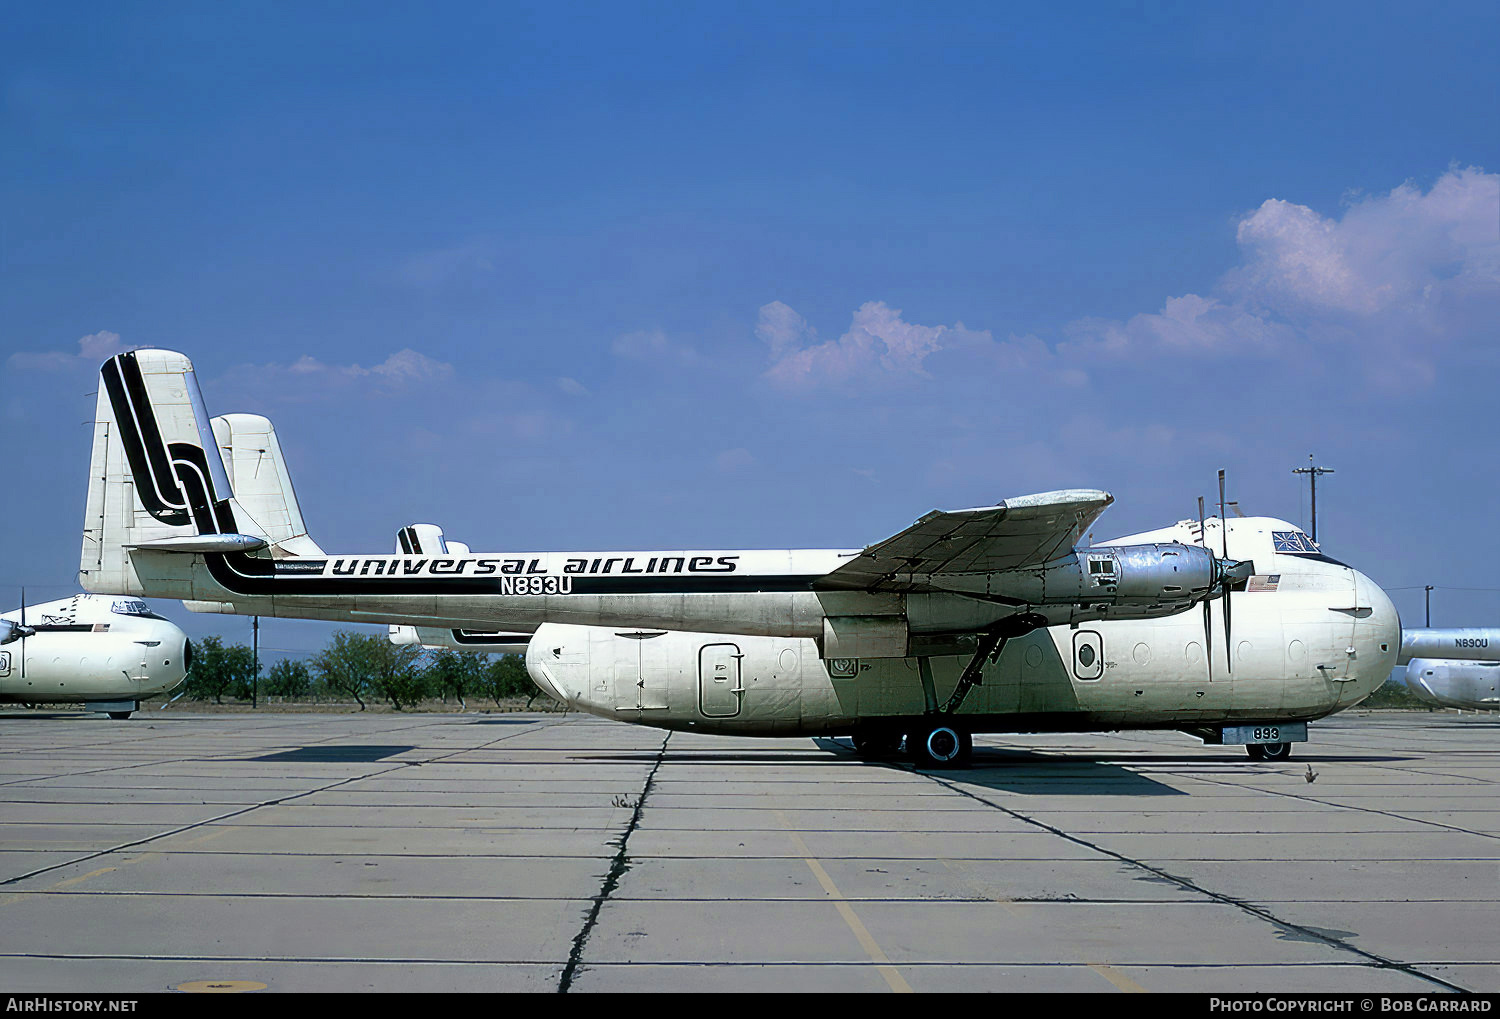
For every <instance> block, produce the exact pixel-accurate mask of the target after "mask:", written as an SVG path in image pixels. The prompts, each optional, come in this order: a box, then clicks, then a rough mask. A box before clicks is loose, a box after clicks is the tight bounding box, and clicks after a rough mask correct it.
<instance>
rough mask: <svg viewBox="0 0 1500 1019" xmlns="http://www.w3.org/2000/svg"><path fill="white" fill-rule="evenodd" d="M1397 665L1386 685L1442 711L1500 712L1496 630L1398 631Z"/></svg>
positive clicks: (1498, 637)
mask: <svg viewBox="0 0 1500 1019" xmlns="http://www.w3.org/2000/svg"><path fill="white" fill-rule="evenodd" d="M1396 664H1397V665H1398V666H1401V667H1400V668H1398V669H1396V671H1395V672H1393V673H1391V681H1392V682H1398V683H1405V684H1406V688H1407V689H1408V690H1410V691H1411V692H1412V693H1413V694H1415V695H1416V696H1417V698H1418V699H1419V700H1423V701H1426V702H1427V703H1428V704H1437V705H1441V706H1443V707H1447V708H1473V709H1474V710H1476V711H1495V710H1496V709H1500V630H1497V629H1495V628H1493V627H1472V628H1466V629H1433V628H1422V627H1418V628H1417V629H1410V630H1402V631H1401V652H1400V657H1398V658H1397V659H1396Z"/></svg>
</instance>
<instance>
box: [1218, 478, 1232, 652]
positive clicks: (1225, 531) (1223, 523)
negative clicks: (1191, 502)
mask: <svg viewBox="0 0 1500 1019" xmlns="http://www.w3.org/2000/svg"><path fill="white" fill-rule="evenodd" d="M1219 535H1220V538H1221V544H1222V548H1223V550H1224V561H1225V562H1226V563H1227V562H1228V561H1229V518H1228V517H1226V516H1225V515H1224V469H1223V468H1222V467H1221V468H1219ZM1229 571H1230V567H1228V566H1226V567H1225V569H1224V579H1223V581H1221V586H1222V587H1223V589H1224V664H1225V665H1226V666H1227V667H1228V669H1229V671H1230V672H1231V673H1233V672H1234V638H1233V637H1231V636H1230V635H1229V581H1230V576H1229Z"/></svg>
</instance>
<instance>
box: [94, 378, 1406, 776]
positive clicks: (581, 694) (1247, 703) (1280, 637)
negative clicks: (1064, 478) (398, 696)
mask: <svg viewBox="0 0 1500 1019" xmlns="http://www.w3.org/2000/svg"><path fill="white" fill-rule="evenodd" d="M98 406H99V409H98V414H97V419H96V424H95V434H94V450H93V460H92V466H91V469H90V474H89V495H88V505H87V510H86V514H87V515H86V519H85V523H84V539H83V555H82V564H81V576H82V580H83V584H84V586H85V588H87V589H88V590H92V591H109V592H115V593H121V594H136V595H142V596H148V597H157V598H181V599H184V600H185V601H186V602H187V603H188V607H189V608H192V609H195V610H198V611H210V612H233V613H240V614H258V615H265V616H291V617H298V618H307V619H327V620H343V621H355V622H371V623H374V622H381V623H388V624H396V625H399V626H411V627H419V628H428V629H435V630H444V631H453V630H458V631H473V632H476V633H478V634H480V635H487V636H492V637H499V636H504V635H505V634H523V635H525V634H529V635H530V637H529V641H528V643H527V650H526V662H527V668H528V670H529V672H530V674H531V676H532V678H533V679H534V680H536V682H537V683H538V685H540V686H542V687H543V688H544V689H546V690H547V691H548V692H549V693H551V694H553V695H554V696H556V697H557V698H558V699H560V700H562V701H564V702H566V703H567V704H569V705H572V706H574V707H576V708H581V709H583V710H586V711H590V712H593V713H595V714H599V715H604V716H606V717H610V718H617V719H621V720H624V721H630V722H639V723H643V724H646V725H654V726H659V727H662V728H669V729H688V730H694V731H698V732H710V733H732V734H743V735H777V736H790V735H798V734H802V735H814V734H826V735H837V734H848V735H852V736H853V737H854V739H855V744H856V746H857V747H859V748H860V749H861V750H863V751H866V752H872V753H873V752H882V751H890V750H893V749H895V747H896V746H898V745H899V743H900V740H901V739H902V737H903V736H904V737H905V738H906V742H907V745H908V747H909V748H910V749H912V751H913V752H914V753H915V755H916V756H917V757H918V760H919V761H921V762H923V763H926V764H957V763H961V762H962V761H963V760H964V759H965V758H966V757H967V755H968V752H969V748H970V745H971V742H970V740H971V735H972V734H973V733H975V732H1022V731H1037V730H1063V731H1067V730H1072V731H1087V730H1098V729H1123V728H1176V729H1182V730H1185V731H1189V732H1192V733H1194V734H1196V735H1198V736H1200V737H1201V738H1203V739H1204V740H1205V741H1207V742H1212V743H1239V744H1246V745H1247V747H1248V749H1249V751H1250V753H1251V755H1252V756H1256V757H1259V756H1269V757H1278V756H1282V755H1284V754H1286V753H1287V752H1288V751H1289V749H1290V744H1291V742H1293V741H1298V740H1304V739H1306V738H1307V737H1306V722H1307V721H1308V720H1310V719H1315V718H1320V717H1323V716H1324V715H1327V714H1329V713H1331V712H1334V711H1338V710H1340V709H1342V708H1346V707H1349V706H1350V705H1352V704H1354V703H1356V702H1358V701H1359V700H1361V699H1362V698H1363V697H1365V696H1366V695H1367V694H1369V693H1370V692H1371V691H1372V690H1373V689H1374V688H1375V687H1376V686H1378V685H1379V683H1380V682H1381V681H1382V680H1383V679H1385V677H1386V676H1387V675H1389V673H1390V671H1391V667H1392V664H1393V663H1394V661H1395V656H1396V651H1397V645H1398V642H1399V640H1400V624H1399V621H1398V620H1397V618H1396V612H1395V609H1394V608H1393V607H1392V605H1391V603H1390V600H1389V599H1388V598H1386V596H1385V594H1384V592H1382V591H1381V590H1380V588H1378V587H1377V586H1376V585H1375V584H1373V583H1372V582H1371V581H1370V580H1369V579H1368V578H1366V577H1365V576H1363V575H1362V574H1360V573H1359V572H1357V571H1355V570H1352V569H1350V568H1349V567H1347V566H1345V565H1343V564H1342V563H1339V562H1336V561H1334V560H1332V559H1329V558H1328V557H1326V556H1324V555H1323V554H1322V553H1321V552H1320V551H1319V549H1318V548H1317V546H1315V545H1314V544H1313V543H1312V542H1311V541H1309V540H1308V538H1307V536H1306V535H1304V534H1303V533H1302V532H1301V531H1300V530H1298V529H1297V528H1296V527H1294V526H1293V525H1291V524H1288V523H1284V522H1282V521H1278V520H1272V519H1268V518H1257V517H1247V518H1242V519H1237V520H1234V521H1232V522H1230V523H1229V524H1228V525H1227V527H1226V525H1225V523H1224V522H1223V521H1222V520H1210V521H1208V522H1207V523H1206V524H1205V523H1204V522H1202V521H1201V519H1200V520H1199V521H1192V522H1183V523H1179V524H1176V525H1174V526H1172V527H1167V528H1163V529H1162V530H1159V531H1153V532H1150V533H1147V534H1139V535H1135V536H1133V537H1130V538H1124V539H1120V540H1119V541H1116V542H1111V543H1109V544H1106V545H1100V546H1091V547H1086V548H1079V547H1077V546H1078V543H1079V540H1080V538H1081V537H1082V535H1083V534H1085V533H1086V532H1087V531H1088V529H1089V527H1090V525H1091V524H1092V523H1093V521H1094V520H1095V519H1096V518H1097V517H1098V515H1099V514H1100V513H1101V512H1103V510H1104V508H1105V507H1106V506H1108V505H1109V503H1110V502H1111V501H1112V498H1111V497H1110V496H1109V495H1108V494H1106V493H1104V492H1098V491H1087V490H1079V491H1063V492H1051V493H1047V494H1044V495H1030V496H1025V497H1022V498H1019V499H1008V500H1006V501H1005V502H1003V503H1000V504H998V505H995V506H989V507H984V508H979V509H970V510H960V511H956V512H933V513H929V514H928V515H926V516H924V517H923V518H922V519H920V520H918V521H917V522H916V523H915V524H913V525H912V526H911V527H909V528H907V529H906V530H904V531H901V532H900V533H898V534H896V535H895V536H894V537H891V538H888V539H886V540H885V541H882V542H879V543H878V544H875V545H872V546H870V547H869V548H866V549H864V550H859V549H854V550H848V551H836V550H831V551H720V550H713V551H706V550H683V551H666V552H610V553H577V552H527V553H501V554H483V553H471V552H469V551H468V550H467V549H462V550H457V549H455V548H453V547H449V548H448V549H447V550H446V551H441V550H440V549H441V548H442V546H440V545H438V544H435V543H433V544H432V545H431V548H429V547H428V544H427V543H421V546H420V547H421V550H420V551H418V550H417V548H418V546H417V545H412V546H410V547H411V548H412V549H413V550H412V551H411V552H409V553H408V552H405V551H403V552H401V553H398V554H394V555H388V554H375V555H365V554H359V555H340V554H328V553H324V552H323V551H322V549H320V548H319V547H318V546H317V544H316V543H314V542H313V541H312V540H311V539H310V538H309V537H308V535H307V533H306V529H305V528H304V527H303V524H302V517H301V512H300V510H299V509H298V507H297V503H296V500H295V498H294V496H293V494H292V488H291V485H290V483H289V481H288V479H287V474H286V466H285V463H284V461H283V459H282V456H281V450H280V448H279V446H278V444H277V442H276V438H275V433H274V431H273V430H272V429H271V427H270V422H268V421H266V419H264V418H260V417H255V416H252V415H229V416H226V417H221V418H214V419H212V420H210V419H209V417H208V413H207V411H206V410H205V409H204V406H203V401H202V397H201V395H200V394H199V391H198V384H197V380H196V378H195V377H194V375H193V371H192V365H191V364H190V363H189V361H188V359H187V358H186V357H184V356H183V355H181V354H176V353H172V352H170V351H163V350H141V351H135V352H132V353H127V354H121V355H119V356H117V357H113V358H111V359H110V360H109V361H107V362H105V364H104V366H103V368H102V370H101V385H100V389H99V405H98ZM221 451H222V453H224V454H227V456H221ZM1200 517H1201V514H1200ZM460 548H461V547H460ZM1216 551H1217V553H1218V554H1215V552H1216ZM1211 600H1212V601H1218V602H1220V604H1221V606H1222V613H1221V612H1216V611H1213V610H1212V609H1211V608H1210V604H1211ZM1197 605H1202V607H1203V612H1202V613H1201V614H1200V613H1198V612H1190V611H1187V610H1188V609H1191V608H1193V607H1194V606H1197Z"/></svg>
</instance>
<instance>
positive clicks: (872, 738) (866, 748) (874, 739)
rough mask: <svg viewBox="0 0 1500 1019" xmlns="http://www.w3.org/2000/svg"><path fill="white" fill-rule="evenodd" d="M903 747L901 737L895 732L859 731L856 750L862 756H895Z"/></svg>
mask: <svg viewBox="0 0 1500 1019" xmlns="http://www.w3.org/2000/svg"><path fill="white" fill-rule="evenodd" d="M900 749H901V737H900V736H899V735H897V734H895V733H884V732H878V733H857V734H855V736H854V752H855V753H856V754H858V755H859V756H861V757H875V758H879V757H893V756H895V754H896V751H897V750H900Z"/></svg>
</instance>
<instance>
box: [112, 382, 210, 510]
mask: <svg viewBox="0 0 1500 1019" xmlns="http://www.w3.org/2000/svg"><path fill="white" fill-rule="evenodd" d="M100 376H101V377H102V378H103V380H104V389H105V392H106V393H107V394H108V395H109V405H110V408H111V409H112V410H113V411H114V415H115V425H116V427H117V429H118V431H119V434H120V443H121V445H122V446H124V447H125V459H126V462H127V463H129V465H130V474H131V476H132V477H133V478H134V479H135V490H136V497H137V498H138V499H140V500H141V504H142V505H143V506H145V507H146V512H148V513H150V514H151V515H152V516H153V517H155V518H156V519H157V520H160V521H161V522H162V523H164V524H171V525H173V526H182V525H183V524H186V523H187V522H188V512H187V500H186V499H185V498H183V496H182V490H181V488H180V487H179V486H178V485H177V484H176V483H175V479H174V478H173V474H172V469H171V465H170V463H169V460H168V457H167V451H166V446H165V444H164V443H163V442H162V441H161V431H160V429H159V428H158V427H157V424H156V416H155V414H154V413H153V412H152V410H151V403H150V401H149V400H148V399H147V397H146V386H145V382H144V381H143V380H142V378H141V368H140V365H139V364H137V363H136V359H135V356H134V355H133V354H129V353H126V354H116V355H115V356H114V357H112V358H110V359H109V360H108V361H106V362H104V368H103V369H102V370H101V371H100ZM167 480H172V485H171V487H172V491H171V492H166V491H163V488H162V486H163V484H164V483H165V482H166V481H167ZM173 499H175V500H177V501H176V503H175V504H174V503H173V502H172V501H170V500H173Z"/></svg>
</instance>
